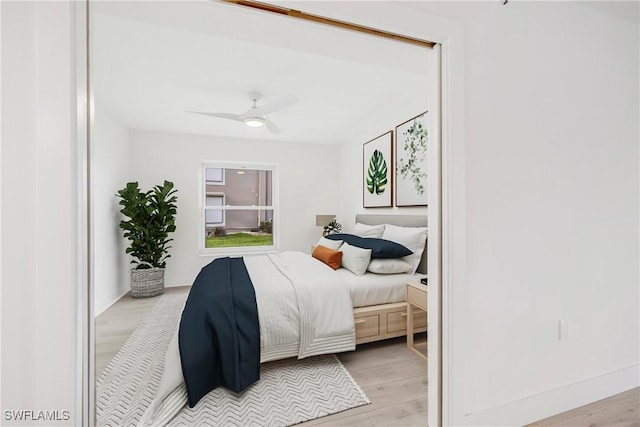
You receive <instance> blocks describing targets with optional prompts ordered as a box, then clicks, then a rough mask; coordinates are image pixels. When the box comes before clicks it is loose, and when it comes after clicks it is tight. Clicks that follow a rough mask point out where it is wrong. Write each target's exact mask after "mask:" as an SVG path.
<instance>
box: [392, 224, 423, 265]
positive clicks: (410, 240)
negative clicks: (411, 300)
mask: <svg viewBox="0 0 640 427" xmlns="http://www.w3.org/2000/svg"><path fill="white" fill-rule="evenodd" d="M382 238H383V239H386V240H391V241H392V242H396V243H400V244H401V245H404V246H406V247H407V248H409V249H411V250H412V251H413V254H412V255H407V256H406V257H403V258H402V259H403V260H404V261H406V262H407V263H408V264H409V265H410V266H411V268H412V270H411V271H409V273H411V274H413V273H415V272H416V270H417V269H418V265H419V264H420V258H421V257H422V252H423V251H424V246H425V244H426V242H427V227H399V226H397V225H391V224H387V225H385V227H384V233H382Z"/></svg>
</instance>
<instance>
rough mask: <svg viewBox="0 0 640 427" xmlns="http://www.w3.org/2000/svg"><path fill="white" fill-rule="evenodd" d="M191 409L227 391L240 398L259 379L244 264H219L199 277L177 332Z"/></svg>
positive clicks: (254, 316)
mask: <svg viewBox="0 0 640 427" xmlns="http://www.w3.org/2000/svg"><path fill="white" fill-rule="evenodd" d="M179 347H180V359H181V362H182V374H183V376H184V382H185V385H186V388H187V395H188V398H189V407H190V408H193V407H194V406H195V405H196V403H198V401H199V400H200V399H201V398H202V397H204V396H205V395H206V394H207V393H209V392H210V391H211V390H213V389H214V388H216V387H218V386H224V387H227V388H229V389H231V390H233V391H234V392H236V393H239V392H240V391H242V390H244V389H245V388H246V387H248V386H249V385H251V384H253V383H254V382H256V381H257V380H258V379H260V326H259V323H258V308H257V305H256V294H255V291H254V289H253V284H252V283H251V279H250V277H249V273H248V272H247V268H246V267H245V264H244V260H243V259H242V258H228V257H227V258H218V259H216V260H214V261H213V262H211V263H210V264H208V265H207V266H205V267H203V268H202V270H201V271H200V274H198V277H196V280H195V282H194V283H193V287H192V288H191V292H190V293H189V298H188V299H187V304H186V306H185V308H184V311H183V312H182V319H181V320H180V331H179Z"/></svg>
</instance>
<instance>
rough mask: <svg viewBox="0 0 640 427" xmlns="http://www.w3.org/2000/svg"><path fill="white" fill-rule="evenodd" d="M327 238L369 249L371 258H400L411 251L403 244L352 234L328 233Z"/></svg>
mask: <svg viewBox="0 0 640 427" xmlns="http://www.w3.org/2000/svg"><path fill="white" fill-rule="evenodd" d="M327 239H329V240H339V241H344V242H346V243H349V244H350V245H351V246H357V247H359V248H362V249H371V259H377V258H402V257H404V256H407V255H411V254H412V253H413V251H411V250H410V249H408V248H406V247H405V246H402V245H401V244H399V243H396V242H392V241H390V240H386V239H374V238H372V237H360V236H355V235H353V234H330V235H328V236H327Z"/></svg>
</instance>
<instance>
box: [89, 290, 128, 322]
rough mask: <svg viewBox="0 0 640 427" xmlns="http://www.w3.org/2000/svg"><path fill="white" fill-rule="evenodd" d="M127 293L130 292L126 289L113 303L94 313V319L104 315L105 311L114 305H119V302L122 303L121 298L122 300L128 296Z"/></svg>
mask: <svg viewBox="0 0 640 427" xmlns="http://www.w3.org/2000/svg"><path fill="white" fill-rule="evenodd" d="M127 292H129V289H125V290H124V292H122V293H121V294H120V295H119V296H117V297H116V298H115V299H114V300H113V301H111V302H110V303H109V304H107V305H106V306H104V307H103V308H102V309H101V310H100V311H98V310H96V312H95V313H94V316H93V317H98V316H100V314H102V313H104V312H105V310H107V309H108V308H109V307H111V306H112V305H113V304H115V303H117V302H118V301H120V298H122V297H123V296H125V295H126V294H127Z"/></svg>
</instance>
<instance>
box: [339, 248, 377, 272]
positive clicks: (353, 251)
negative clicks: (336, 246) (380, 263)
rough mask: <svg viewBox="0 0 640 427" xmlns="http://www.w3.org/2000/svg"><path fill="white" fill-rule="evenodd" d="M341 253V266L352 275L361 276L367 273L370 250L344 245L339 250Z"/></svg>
mask: <svg viewBox="0 0 640 427" xmlns="http://www.w3.org/2000/svg"><path fill="white" fill-rule="evenodd" d="M340 251H341V252H342V266H343V267H344V268H346V269H347V270H349V271H351V272H352V273H353V274H357V275H358V276H362V275H363V274H364V273H365V271H367V266H368V265H369V261H370V260H371V249H362V248H358V247H356V246H351V245H350V244H348V243H346V242H345V243H344V244H343V245H342V247H341V248H340Z"/></svg>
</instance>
